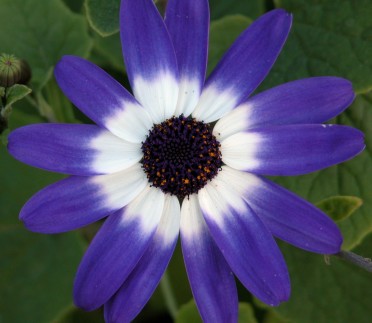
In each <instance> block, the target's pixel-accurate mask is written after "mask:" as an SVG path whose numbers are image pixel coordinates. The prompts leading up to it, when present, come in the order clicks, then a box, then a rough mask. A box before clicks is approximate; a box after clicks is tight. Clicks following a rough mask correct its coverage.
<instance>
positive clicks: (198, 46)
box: [165, 0, 209, 116]
mask: <svg viewBox="0 0 372 323" xmlns="http://www.w3.org/2000/svg"><path fill="white" fill-rule="evenodd" d="M165 23H166V25H167V28H168V31H169V33H170V36H171V39H172V42H173V45H174V49H175V51H176V56H177V63H178V69H179V76H180V86H179V96H178V102H177V109H176V112H175V115H176V116H178V115H180V114H184V115H185V116H188V115H190V114H191V112H192V111H193V110H194V108H195V106H196V104H197V102H198V100H199V96H200V93H201V89H202V86H203V84H204V78H205V71H206V67H207V56H208V33H209V6H208V1H207V0H198V1H190V0H170V1H168V4H167V10H166V13H165Z"/></svg>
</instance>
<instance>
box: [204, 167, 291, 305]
mask: <svg viewBox="0 0 372 323" xmlns="http://www.w3.org/2000/svg"><path fill="white" fill-rule="evenodd" d="M223 171H224V170H222V171H221V172H223ZM229 183H230V182H229ZM229 183H226V182H224V181H221V180H220V179H219V175H218V176H217V177H216V178H214V179H213V180H212V181H211V182H210V183H209V184H207V185H206V186H205V187H204V188H203V189H201V190H200V191H199V194H198V196H199V202H200V206H201V209H202V212H203V215H204V218H205V221H206V222H207V225H208V228H209V230H210V233H211V235H212V237H213V239H214V241H215V242H216V244H217V246H218V247H219V249H220V250H221V252H222V254H223V255H224V257H225V259H226V261H227V262H228V264H229V265H230V267H231V269H232V270H233V272H234V273H235V275H236V276H237V277H238V278H239V280H240V281H241V282H242V283H243V285H244V286H245V287H246V288H247V289H248V290H249V291H250V292H251V293H252V294H253V295H255V296H256V297H257V298H259V299H260V300H261V301H263V302H265V303H266V304H269V305H271V306H276V305H279V303H280V302H283V301H286V300H287V299H288V298H289V294H290V282H289V276H288V271H287V267H286V265H285V262H284V259H283V256H282V254H281V252H280V250H279V248H278V246H277V245H276V242H275V240H274V238H273V237H272V235H271V233H270V232H269V231H268V229H267V228H266V226H265V225H264V223H263V222H262V221H261V220H260V218H259V217H258V216H257V215H256V214H255V212H253V211H252V209H251V208H250V207H249V206H248V204H247V203H246V202H245V201H244V200H243V199H242V197H241V196H240V192H239V191H238V190H236V189H235V188H234V187H233V185H231V184H229Z"/></svg>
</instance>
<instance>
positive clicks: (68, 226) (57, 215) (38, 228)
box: [20, 164, 147, 233]
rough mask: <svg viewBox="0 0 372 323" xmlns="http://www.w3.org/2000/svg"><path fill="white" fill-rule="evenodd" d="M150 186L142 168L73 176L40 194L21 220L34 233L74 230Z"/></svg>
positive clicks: (106, 213) (112, 210)
mask: <svg viewBox="0 0 372 323" xmlns="http://www.w3.org/2000/svg"><path fill="white" fill-rule="evenodd" d="M146 184H147V178H146V175H145V174H144V172H143V171H142V169H141V166H140V165H139V164H135V165H133V166H132V167H130V168H128V169H126V170H124V171H121V172H118V173H114V174H109V175H99V176H92V177H79V176H72V177H69V178H66V179H64V180H61V181H59V182H57V183H55V184H52V185H50V186H47V187H46V188H44V189H43V190H41V191H40V192H38V193H36V194H35V195H34V196H33V197H32V198H31V199H30V200H29V201H28V202H27V203H26V204H25V205H24V206H23V208H22V210H21V213H20V219H21V220H22V221H23V222H24V224H25V226H26V227H27V229H29V230H30V231H34V232H41V233H58V232H64V231H69V230H74V229H77V228H80V227H83V226H85V225H87V224H90V223H93V222H95V221H98V220H100V219H102V218H104V217H106V216H107V215H109V214H110V213H112V212H114V211H116V210H118V209H120V208H122V207H124V206H125V205H127V204H128V203H129V202H131V201H132V200H133V199H134V198H135V197H136V196H137V195H138V194H139V193H140V192H141V191H142V190H143V189H144V187H145V186H146Z"/></svg>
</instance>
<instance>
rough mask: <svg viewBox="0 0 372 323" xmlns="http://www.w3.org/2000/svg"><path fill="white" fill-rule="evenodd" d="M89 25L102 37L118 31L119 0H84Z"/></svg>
mask: <svg viewBox="0 0 372 323" xmlns="http://www.w3.org/2000/svg"><path fill="white" fill-rule="evenodd" d="M84 4H85V11H86V15H87V19H88V21H89V24H90V26H91V27H92V28H93V29H94V30H95V31H96V32H97V33H98V34H100V35H101V36H102V37H105V36H110V35H112V34H114V33H116V32H118V31H119V8H120V0H85V3H84Z"/></svg>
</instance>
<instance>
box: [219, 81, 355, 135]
mask: <svg viewBox="0 0 372 323" xmlns="http://www.w3.org/2000/svg"><path fill="white" fill-rule="evenodd" d="M354 97H355V94H354V92H353V88H352V84H351V83H350V82H349V81H348V80H345V79H342V78H339V77H328V76H326V77H312V78H308V79H303V80H298V81H293V82H289V83H286V84H283V85H279V86H277V87H274V88H272V89H270V90H267V91H264V92H262V93H260V94H257V95H255V96H253V97H252V98H250V99H249V100H248V101H246V102H245V103H243V104H241V105H240V106H239V107H237V108H236V109H234V110H233V111H231V112H230V113H228V114H227V115H226V116H224V117H223V118H221V119H220V120H219V121H218V122H217V124H216V126H215V127H214V130H213V131H214V133H215V134H217V137H218V139H219V140H223V139H225V138H227V137H229V136H231V135H233V134H235V133H238V132H241V131H245V130H249V129H252V128H258V127H262V126H270V125H282V124H297V123H307V124H312V123H314V124H315V123H322V122H325V121H327V120H329V119H331V118H333V117H335V116H336V115H338V114H339V113H341V112H342V111H343V110H344V109H345V108H347V107H348V106H349V105H350V104H351V103H352V102H353V100H354Z"/></svg>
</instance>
